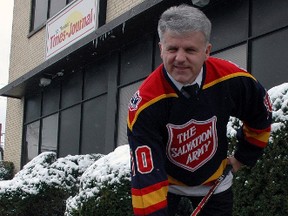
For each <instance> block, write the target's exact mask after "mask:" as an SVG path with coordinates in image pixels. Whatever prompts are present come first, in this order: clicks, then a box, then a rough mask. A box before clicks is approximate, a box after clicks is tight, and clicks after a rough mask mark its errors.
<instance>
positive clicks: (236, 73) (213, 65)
mask: <svg viewBox="0 0 288 216" xmlns="http://www.w3.org/2000/svg"><path fill="white" fill-rule="evenodd" d="M205 68H206V79H205V85H206V86H207V87H208V86H211V85H214V84H216V83H219V82H222V81H225V80H229V79H232V78H235V77H249V78H253V79H255V78H254V77H253V76H252V75H251V74H250V73H248V72H247V71H246V70H245V69H243V68H241V67H239V66H238V65H236V64H235V63H233V62H231V61H228V60H224V59H220V58H214V57H210V58H209V59H208V60H207V61H206V62H205Z"/></svg>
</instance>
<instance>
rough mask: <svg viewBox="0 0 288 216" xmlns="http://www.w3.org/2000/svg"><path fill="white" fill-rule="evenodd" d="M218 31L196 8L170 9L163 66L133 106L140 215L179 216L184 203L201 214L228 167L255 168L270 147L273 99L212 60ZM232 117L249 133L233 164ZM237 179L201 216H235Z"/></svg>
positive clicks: (165, 17)
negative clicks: (214, 31)
mask: <svg viewBox="0 0 288 216" xmlns="http://www.w3.org/2000/svg"><path fill="white" fill-rule="evenodd" d="M210 32H211V23H210V21H209V20H208V19H207V17H206V16H205V15H204V14H203V13H202V12H201V11H200V10H198V9H196V8H194V7H190V6H188V5H180V6H178V7H171V8H169V9H168V10H166V11H165V12H164V13H163V14H162V16H161V18H160V20H159V23H158V34H159V37H160V43H159V47H160V51H161V58H162V60H163V64H161V65H160V66H159V67H158V68H157V69H156V70H155V71H154V72H153V73H152V74H151V75H150V76H149V77H148V78H147V79H146V80H145V81H144V82H143V83H142V85H141V86H140V88H139V89H138V91H137V92H136V93H135V94H134V95H133V97H132V98H131V100H130V104H129V113H128V131H127V133H128V140H129V144H130V148H131V175H132V203H133V209H134V214H135V215H153V216H154V215H174V214H175V212H176V209H177V205H178V203H179V201H180V198H181V197H182V196H185V197H188V198H189V199H190V200H191V201H192V204H193V206H194V207H196V206H197V204H198V203H199V202H200V200H201V198H202V197H203V196H205V195H206V194H207V193H208V191H209V189H210V188H211V186H212V185H213V183H214V182H215V180H216V179H217V178H218V177H219V176H220V175H221V174H222V173H223V171H224V169H225V167H226V165H227V164H231V165H232V167H233V172H236V171H237V170H239V168H240V167H241V166H242V164H244V165H248V166H253V165H254V164H255V163H256V161H257V159H258V158H259V157H260V156H261V155H262V152H263V148H264V147H265V146H266V145H267V142H268V138H269V135H270V124H271V106H270V102H269V97H268V94H267V92H266V91H265V89H264V88H263V87H262V86H261V85H260V83H259V82H258V81H257V80H256V79H255V78H254V77H253V76H252V75H251V74H250V73H248V72H246V71H245V70H243V69H240V68H239V67H237V66H236V65H235V64H232V63H230V62H228V61H224V60H221V59H216V58H212V57H209V55H210V51H211V44H210V43H209V39H210ZM195 84H196V85H195ZM187 86H190V87H191V86H192V89H194V90H192V91H191V92H190V90H189V89H187ZM230 116H234V117H237V118H239V119H240V120H242V122H243V126H242V128H241V130H240V131H239V134H238V141H239V145H238V148H237V150H236V151H235V154H234V155H233V156H230V157H228V158H227V148H228V143H227V138H226V125H227V123H228V121H229V117H230ZM232 178H233V175H232V173H231V172H230V173H229V174H228V175H227V176H226V178H225V179H224V180H223V182H222V183H221V184H220V186H219V187H218V188H217V190H216V191H215V193H214V194H213V195H212V197H211V199H210V200H209V201H208V203H207V204H206V205H205V207H204V208H203V210H202V213H201V215H213V216H217V215H232V207H233V194H232V190H231V186H232Z"/></svg>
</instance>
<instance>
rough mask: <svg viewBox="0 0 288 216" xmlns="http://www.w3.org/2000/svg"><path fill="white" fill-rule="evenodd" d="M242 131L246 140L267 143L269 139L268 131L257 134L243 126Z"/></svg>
mask: <svg viewBox="0 0 288 216" xmlns="http://www.w3.org/2000/svg"><path fill="white" fill-rule="evenodd" d="M243 131H244V134H245V136H246V137H247V138H248V139H249V138H253V139H256V140H258V141H261V142H264V143H266V142H268V140H269V137H270V131H262V132H261V133H259V132H258V133H257V132H254V131H252V130H249V128H248V127H245V126H244V127H243Z"/></svg>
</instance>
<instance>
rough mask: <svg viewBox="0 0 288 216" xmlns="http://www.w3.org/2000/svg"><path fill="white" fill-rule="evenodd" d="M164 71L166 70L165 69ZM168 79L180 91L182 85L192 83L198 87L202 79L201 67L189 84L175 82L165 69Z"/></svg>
mask: <svg viewBox="0 0 288 216" xmlns="http://www.w3.org/2000/svg"><path fill="white" fill-rule="evenodd" d="M165 71H166V70H165ZM166 73H167V75H168V77H169V79H170V80H171V81H172V82H173V84H174V85H175V86H176V87H177V89H178V90H179V91H181V89H182V87H183V86H189V85H194V84H196V83H197V84H198V86H199V87H200V86H201V83H202V79H203V67H202V68H201V71H200V73H199V74H198V76H197V77H196V79H195V80H194V82H193V83H189V84H186V85H183V84H182V83H180V82H177V81H176V80H175V79H174V78H173V77H172V76H171V75H170V74H169V73H168V72H167V71H166Z"/></svg>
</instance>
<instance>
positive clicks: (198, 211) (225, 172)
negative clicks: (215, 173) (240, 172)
mask: <svg viewBox="0 0 288 216" xmlns="http://www.w3.org/2000/svg"><path fill="white" fill-rule="evenodd" d="M231 170H232V166H231V165H228V166H227V167H226V168H225V170H224V172H223V174H222V175H221V176H220V177H219V178H218V179H217V180H216V181H215V183H214V185H213V186H212V187H211V188H210V190H209V191H208V193H207V194H206V195H205V196H204V197H203V199H202V200H201V201H200V203H199V204H198V206H197V207H196V208H195V209H194V211H193V212H192V214H191V215H190V216H197V215H198V214H199V213H200V211H201V210H202V208H203V207H204V206H205V204H206V203H207V202H208V200H209V199H210V197H211V196H212V194H213V193H214V192H215V190H216V189H217V188H218V186H219V185H220V184H221V182H222V181H223V180H224V179H225V177H226V176H227V175H228V173H229V172H230V171H231Z"/></svg>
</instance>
